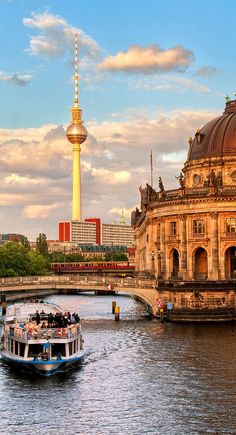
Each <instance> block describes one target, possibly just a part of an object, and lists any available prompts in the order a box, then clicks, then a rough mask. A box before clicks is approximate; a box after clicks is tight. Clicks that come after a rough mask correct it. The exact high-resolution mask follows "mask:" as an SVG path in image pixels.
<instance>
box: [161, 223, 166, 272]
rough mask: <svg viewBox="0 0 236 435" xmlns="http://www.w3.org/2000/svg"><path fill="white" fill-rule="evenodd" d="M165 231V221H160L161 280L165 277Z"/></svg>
mask: <svg viewBox="0 0 236 435" xmlns="http://www.w3.org/2000/svg"><path fill="white" fill-rule="evenodd" d="M165 237H166V231H165V219H164V218H161V220H160V251H161V252H160V255H161V275H162V278H163V279H165V277H166V243H165V242H166V239H165Z"/></svg>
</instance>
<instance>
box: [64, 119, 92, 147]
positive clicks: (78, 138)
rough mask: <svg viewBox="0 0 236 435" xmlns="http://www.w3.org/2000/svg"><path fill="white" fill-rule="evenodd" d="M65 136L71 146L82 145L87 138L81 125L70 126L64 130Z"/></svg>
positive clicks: (85, 131)
mask: <svg viewBox="0 0 236 435" xmlns="http://www.w3.org/2000/svg"><path fill="white" fill-rule="evenodd" d="M66 136H67V139H68V141H69V142H70V143H72V144H82V143H83V142H84V141H85V140H86V138H87V130H86V128H85V127H84V126H83V124H73V123H72V124H70V125H69V127H68V128H67V130H66Z"/></svg>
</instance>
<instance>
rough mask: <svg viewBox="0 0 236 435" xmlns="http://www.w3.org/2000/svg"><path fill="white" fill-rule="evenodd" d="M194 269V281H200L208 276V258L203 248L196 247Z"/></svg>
mask: <svg viewBox="0 0 236 435" xmlns="http://www.w3.org/2000/svg"><path fill="white" fill-rule="evenodd" d="M194 262H195V270H194V278H195V280H196V281H202V280H205V279H207V277H208V258H207V252H206V250H205V249H204V248H197V249H196V251H195V254H194Z"/></svg>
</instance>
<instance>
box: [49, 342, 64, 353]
mask: <svg viewBox="0 0 236 435" xmlns="http://www.w3.org/2000/svg"><path fill="white" fill-rule="evenodd" d="M58 355H61V356H66V348H65V343H52V356H58Z"/></svg>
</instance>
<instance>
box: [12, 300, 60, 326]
mask: <svg viewBox="0 0 236 435" xmlns="http://www.w3.org/2000/svg"><path fill="white" fill-rule="evenodd" d="M36 311H38V312H39V314H40V313H41V312H42V311H44V313H45V314H49V313H52V314H56V313H60V312H62V310H61V308H60V307H59V306H58V305H56V304H53V303H52V302H23V303H16V304H12V305H9V306H8V307H7V312H6V321H11V320H16V321H17V322H27V321H28V320H29V317H30V316H31V315H34V314H36Z"/></svg>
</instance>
